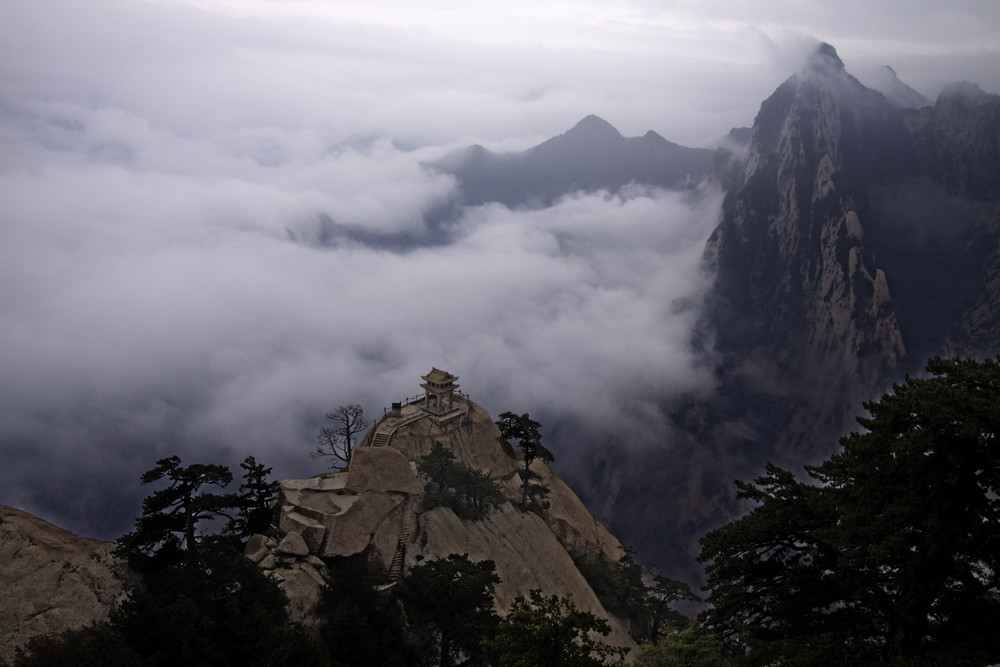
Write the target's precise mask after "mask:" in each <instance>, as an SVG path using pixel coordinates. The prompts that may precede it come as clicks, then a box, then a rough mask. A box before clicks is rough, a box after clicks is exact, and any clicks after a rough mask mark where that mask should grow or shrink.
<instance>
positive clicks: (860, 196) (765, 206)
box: [571, 45, 1000, 578]
mask: <svg viewBox="0 0 1000 667" xmlns="http://www.w3.org/2000/svg"><path fill="white" fill-rule="evenodd" d="M893 78H895V77H894V75H893ZM919 103H920V101H919V100H912V104H902V103H900V102H899V101H898V100H892V101H890V100H887V99H886V97H885V96H884V95H883V94H882V93H880V92H877V91H875V90H872V89H869V88H866V87H865V86H864V85H862V84H861V83H860V82H859V81H858V80H857V79H855V78H854V77H853V76H851V75H850V74H849V73H848V72H847V71H846V70H845V68H844V64H843V62H842V61H841V60H840V58H839V57H838V56H837V53H836V51H835V50H834V49H833V47H831V46H829V45H822V46H820V48H818V49H817V50H816V52H815V53H814V54H813V55H812V57H811V58H810V59H809V60H808V62H807V63H806V64H805V66H804V67H803V68H802V69H801V70H800V71H798V72H797V73H795V74H794V75H793V76H791V77H790V78H789V79H788V80H786V81H785V82H784V83H782V84H781V85H780V86H779V87H778V88H777V89H776V90H775V91H774V93H773V94H772V95H771V96H770V97H768V98H767V99H766V100H765V101H764V102H763V103H762V104H761V107H760V111H759V113H758V114H757V117H756V119H755V121H754V124H753V128H752V130H751V131H750V133H749V136H748V137H746V141H745V143H742V142H738V141H737V142H734V143H739V145H740V146H741V150H739V151H737V152H733V153H730V154H728V155H725V154H720V156H719V157H718V158H717V161H716V174H717V178H718V180H719V182H720V183H722V184H723V186H724V187H725V188H726V190H727V194H726V198H725V201H724V204H723V213H722V218H721V220H720V222H719V224H718V226H717V228H716V229H715V230H714V233H713V234H712V235H711V237H710V239H709V241H708V243H707V247H706V250H705V266H706V269H707V270H708V271H709V272H710V274H711V277H712V279H713V284H712V288H711V290H710V291H709V294H708V298H707V300H706V303H705V304H704V309H703V320H702V323H701V324H702V326H701V327H700V328H699V330H698V332H697V335H696V337H695V339H694V341H693V344H694V345H695V346H696V347H697V348H699V349H701V350H702V351H703V352H704V353H705V359H706V363H707V364H709V365H711V367H712V368H714V370H715V378H716V386H715V391H714V392H713V393H712V394H711V395H710V396H699V397H694V398H692V399H691V400H689V401H687V402H682V403H681V404H680V405H678V404H674V403H671V404H664V406H663V409H664V410H665V411H669V412H670V414H671V417H672V420H673V424H674V425H675V426H676V429H675V430H674V431H672V432H670V433H668V434H666V435H665V436H664V441H663V446H662V448H658V449H655V450H651V451H641V452H633V451H629V450H628V448H627V447H621V448H614V447H610V448H606V450H607V451H608V452H610V453H609V454H607V455H606V456H605V455H602V459H600V460H598V461H596V462H595V465H593V466H591V469H590V470H589V471H587V473H586V474H582V475H580V476H578V477H576V478H574V479H572V480H571V481H572V483H573V484H574V488H577V489H578V491H579V492H580V493H581V495H582V496H583V497H584V498H585V499H586V500H587V502H588V504H589V505H590V506H591V507H593V508H598V509H599V510H603V511H602V512H601V513H600V514H599V516H600V518H601V519H602V520H604V521H606V523H607V524H608V526H609V527H610V528H611V529H612V530H613V531H614V532H615V534H617V535H620V536H622V537H623V538H625V539H627V540H628V541H629V543H630V545H631V546H634V547H635V548H636V549H637V550H638V552H639V554H640V555H641V556H642V557H643V558H645V559H646V562H647V564H650V565H655V566H659V567H664V568H666V569H667V571H674V572H675V576H690V577H691V578H695V577H697V575H698V569H697V566H696V565H695V564H694V562H693V557H694V556H695V555H697V553H698V549H699V547H698V544H697V539H698V537H699V536H700V534H703V533H704V532H705V531H706V530H708V529H709V528H711V527H713V526H715V525H719V524H720V523H723V522H725V521H727V520H729V519H731V518H733V517H735V516H736V515H737V514H738V513H739V512H740V510H741V508H740V507H738V506H737V504H736V502H735V499H734V487H733V486H732V480H733V479H734V478H736V479H749V478H752V477H753V476H756V475H758V474H760V473H761V472H762V471H763V467H764V464H765V462H767V461H773V462H775V463H777V464H779V465H782V466H785V467H788V468H789V469H792V470H794V471H796V472H800V471H801V470H802V465H803V464H808V463H816V462H818V461H820V460H822V459H824V458H826V457H827V456H829V455H830V454H831V453H832V452H833V451H834V450H835V449H836V447H837V442H838V439H839V437H840V436H842V435H844V434H846V432H848V431H849V430H851V429H855V428H856V427H857V425H856V423H855V421H854V419H855V417H856V416H858V415H861V414H863V407H862V402H863V401H866V400H871V399H875V398H877V397H878V396H880V395H881V394H882V393H883V392H884V391H886V390H887V389H888V388H889V386H890V385H891V383H892V382H894V381H897V380H899V379H901V378H902V377H903V375H904V374H906V373H920V372H921V371H922V370H923V366H924V364H925V362H926V360H927V359H928V358H929V357H930V356H933V355H937V354H940V355H955V354H958V355H971V356H977V357H982V356H992V355H995V354H996V353H997V352H998V351H1000V96H997V95H988V94H986V93H984V92H983V91H982V90H980V89H979V88H978V87H977V86H975V85H972V84H968V83H962V84H956V85H954V86H951V87H949V88H947V89H946V90H945V91H944V92H943V93H942V94H941V95H940V96H939V98H938V100H937V101H936V102H935V103H934V104H933V105H929V106H923V107H922V108H920V109H914V108H906V107H912V106H914V105H917V104H919ZM735 138H742V135H741V136H739V137H735V136H734V139H735ZM667 508H669V509H671V510H673V511H670V512H665V511H664V510H665V509H667ZM650 517H655V519H654V520H650ZM685 564H687V568H686V573H685V574H681V573H682V572H685Z"/></svg>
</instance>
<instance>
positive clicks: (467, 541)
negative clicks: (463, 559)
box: [247, 399, 633, 646]
mask: <svg viewBox="0 0 1000 667" xmlns="http://www.w3.org/2000/svg"><path fill="white" fill-rule="evenodd" d="M455 404H456V405H457V406H458V408H459V409H458V411H457V413H456V414H452V415H450V417H449V419H448V421H446V422H444V423H442V422H441V420H439V419H435V418H433V417H432V415H430V414H429V413H427V412H425V411H424V410H423V409H422V408H421V407H419V406H416V405H407V406H405V407H403V408H402V410H401V413H400V414H399V416H397V417H391V418H389V419H386V420H384V421H382V422H380V423H379V424H377V425H375V426H374V427H373V431H372V432H371V433H369V435H368V437H367V438H366V440H365V443H366V446H362V447H359V448H358V449H356V450H355V452H354V455H353V459H352V461H351V465H350V469H349V470H348V471H347V472H345V473H332V474H326V475H323V476H320V477H316V478H312V479H307V480H285V481H283V482H282V483H281V491H280V495H279V502H280V504H281V514H280V526H279V527H280V529H281V531H282V533H283V534H284V537H283V538H282V539H281V540H280V542H279V541H276V540H271V543H270V545H268V544H267V540H266V538H263V537H262V536H256V537H255V538H254V539H253V540H251V542H250V543H249V544H248V546H247V555H248V557H250V558H251V559H253V560H254V561H256V562H258V563H260V564H261V566H262V567H264V568H265V569H268V570H270V572H271V573H273V574H274V575H275V576H276V577H277V578H278V579H279V580H280V581H281V582H282V587H283V588H284V589H285V591H286V593H287V594H288V595H289V597H290V598H291V600H292V605H293V612H294V613H295V614H296V615H297V616H298V618H301V619H303V620H305V621H306V623H308V622H309V613H310V610H311V607H312V606H313V605H314V604H315V601H316V599H317V596H318V587H319V585H320V584H321V583H322V576H321V575H322V567H323V566H322V561H321V560H320V559H322V558H334V557H349V556H359V555H360V556H363V557H364V558H366V560H367V562H368V563H369V566H370V567H372V568H374V569H376V570H378V571H381V572H384V573H386V574H388V575H389V576H390V577H391V578H397V577H398V576H399V575H400V574H401V573H405V571H406V570H407V569H409V568H412V567H413V566H415V565H418V564H420V563H422V562H427V561H429V560H433V559H437V558H444V557H446V556H448V555H449V554H453V553H458V554H468V556H469V558H470V559H472V560H473V561H480V560H486V559H490V560H492V561H494V562H495V563H496V568H497V574H498V576H499V577H500V579H501V584H500V586H499V587H498V588H497V591H496V602H497V610H498V611H499V612H500V613H503V612H505V611H506V610H507V609H508V608H509V607H510V604H511V603H512V602H513V600H514V598H515V597H516V596H518V595H527V593H528V592H529V591H530V590H531V589H534V588H538V589H541V590H543V591H544V592H545V593H547V594H554V595H561V596H567V595H568V596H572V599H573V601H574V603H575V604H576V605H577V606H578V607H580V608H581V609H584V610H586V611H590V612H592V613H594V614H597V615H599V616H602V617H604V618H608V619H609V621H610V622H611V625H612V628H613V631H612V635H611V636H610V637H609V638H608V641H609V643H612V644H615V645H618V646H633V642H632V640H631V639H630V637H629V634H628V628H627V624H626V622H625V621H623V620H622V619H619V618H616V617H614V616H611V615H610V614H609V613H608V612H607V611H606V610H605V609H604V607H603V606H602V605H601V602H600V601H599V600H598V599H597V596H596V595H595V594H594V592H593V590H592V589H591V588H590V586H589V585H588V583H587V582H586V580H585V579H584V577H583V575H582V574H580V572H579V570H578V569H577V568H576V566H575V564H574V562H573V559H574V558H584V557H588V556H589V557H593V556H598V555H600V556H603V557H605V558H607V559H608V560H610V561H612V562H617V561H619V560H620V559H621V558H622V556H624V550H623V549H622V545H621V544H620V543H619V542H618V540H617V539H615V537H614V536H613V535H611V534H610V533H609V532H608V531H607V529H606V528H604V526H603V525H601V524H600V523H599V522H598V521H597V520H596V519H594V517H593V516H592V515H591V514H590V513H589V512H588V511H587V509H586V508H585V507H584V506H583V504H582V503H581V502H580V500H579V499H578V498H577V497H576V495H575V494H574V493H573V491H572V490H570V489H569V487H568V486H566V485H565V484H564V483H562V481H561V480H559V478H558V477H556V475H555V474H554V473H553V472H552V471H551V469H549V468H548V466H545V465H544V464H538V465H537V472H538V473H539V475H540V476H541V480H542V481H543V482H544V483H545V484H546V485H547V486H548V487H549V488H550V489H551V493H550V495H549V502H550V507H549V509H548V510H547V511H545V512H543V513H542V514H541V515H539V514H535V513H530V512H529V513H525V512H521V511H520V510H518V509H516V508H515V507H514V506H513V505H511V504H510V503H507V504H504V505H502V506H501V507H500V508H498V509H495V510H493V511H492V512H491V513H490V514H489V515H488V516H486V517H485V518H484V519H482V520H479V521H464V520H461V519H459V518H458V517H457V516H456V515H455V514H454V512H452V511H451V510H450V509H447V508H443V507H438V508H434V509H431V510H427V511H425V510H424V509H423V507H422V498H423V484H424V482H423V481H422V480H421V479H420V478H419V476H418V474H417V471H416V461H417V460H419V459H420V458H421V457H422V456H424V455H425V454H427V453H429V452H430V450H431V448H432V446H433V445H434V443H435V442H441V443H442V444H443V445H445V446H446V447H448V448H449V449H450V450H451V451H452V452H453V453H454V454H455V456H456V459H457V460H458V461H460V462H462V463H464V464H466V465H468V466H471V467H473V468H477V469H480V470H483V471H486V472H489V473H491V474H492V475H493V476H494V477H496V478H498V479H500V480H502V481H503V483H504V485H505V487H506V491H507V495H508V497H509V498H517V497H519V486H518V485H519V478H518V477H517V475H516V472H517V470H518V469H519V468H520V466H522V465H523V461H522V460H519V459H518V458H517V457H516V456H515V454H514V452H513V450H512V449H511V448H510V446H509V445H507V444H506V443H502V442H501V440H500V437H499V430H498V429H497V427H496V425H495V424H494V423H493V420H492V419H491V418H490V416H489V415H488V414H487V413H486V412H485V411H484V410H482V408H480V407H479V406H477V405H475V404H474V403H472V402H470V401H467V400H465V399H456V401H455ZM376 441H377V442H380V443H384V444H381V445H380V446H376V445H373V444H372V443H373V442H376ZM303 546H304V547H305V549H306V552H307V553H302V550H303Z"/></svg>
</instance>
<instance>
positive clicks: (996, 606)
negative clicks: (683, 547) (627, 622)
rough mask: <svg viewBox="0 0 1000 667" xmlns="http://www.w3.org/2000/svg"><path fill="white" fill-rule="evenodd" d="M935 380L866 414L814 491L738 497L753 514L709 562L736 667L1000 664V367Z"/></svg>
mask: <svg viewBox="0 0 1000 667" xmlns="http://www.w3.org/2000/svg"><path fill="white" fill-rule="evenodd" d="M927 370H928V372H929V373H930V374H931V376H930V377H928V378H925V379H913V378H908V379H907V380H906V381H905V382H904V383H903V384H901V385H896V386H894V387H893V392H892V393H891V394H887V395H885V396H883V397H882V399H881V400H879V401H876V402H871V403H866V404H865V408H866V409H867V410H868V411H869V412H870V414H871V416H870V417H866V418H861V419H859V420H858V421H859V423H860V424H861V426H863V427H864V428H865V431H864V432H861V433H852V434H851V435H850V436H848V437H846V438H843V439H842V440H841V448H842V449H841V451H840V452H839V453H838V454H836V455H834V456H832V457H831V458H830V459H828V460H827V461H825V462H824V463H822V464H821V465H818V466H815V467H807V468H806V470H807V471H808V473H809V476H810V477H811V478H812V479H813V480H814V481H813V482H811V483H805V482H800V481H798V480H796V479H795V477H794V475H792V473H790V472H788V471H787V470H783V469H781V468H778V467H776V466H773V465H769V466H768V467H767V471H766V474H765V475H764V476H762V477H760V478H758V479H756V480H754V482H752V483H742V482H738V483H737V486H738V488H739V496H740V497H741V498H744V499H747V500H751V501H754V502H755V503H757V507H756V509H754V510H753V511H752V512H750V514H748V515H746V516H744V517H743V518H741V519H739V520H737V521H734V522H732V523H730V524H728V525H726V526H723V527H721V528H719V529H717V530H715V531H713V532H711V533H709V534H708V535H707V536H706V537H705V538H704V539H703V540H702V546H703V550H702V554H701V559H702V560H703V561H704V562H706V563H707V564H708V565H707V573H708V583H709V587H710V589H711V595H710V597H709V601H710V602H711V603H712V605H713V608H712V609H711V610H710V611H708V612H707V613H706V614H705V615H704V619H703V620H704V623H705V626H706V627H707V628H709V629H711V630H713V631H714V632H716V633H717V635H718V636H719V637H720V639H721V640H722V642H723V644H724V646H725V648H726V650H727V652H728V655H730V656H731V657H732V660H733V662H734V663H735V664H753V665H759V664H782V665H799V664H819V663H823V664H834V663H836V664H845V665H846V664H851V665H858V664H917V662H916V661H919V663H920V664H970V665H974V664H988V663H989V662H996V661H997V660H998V659H1000V640H998V638H997V635H996V633H995V632H994V629H995V628H996V627H997V625H998V623H1000V495H998V494H1000V443H998V437H1000V358H998V359H995V360H987V361H984V362H977V361H974V360H971V359H966V360H961V359H952V360H944V359H941V358H934V359H932V360H931V361H930V362H928V364H927Z"/></svg>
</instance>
